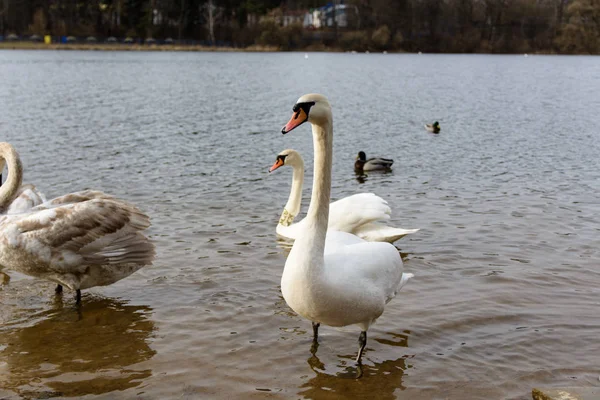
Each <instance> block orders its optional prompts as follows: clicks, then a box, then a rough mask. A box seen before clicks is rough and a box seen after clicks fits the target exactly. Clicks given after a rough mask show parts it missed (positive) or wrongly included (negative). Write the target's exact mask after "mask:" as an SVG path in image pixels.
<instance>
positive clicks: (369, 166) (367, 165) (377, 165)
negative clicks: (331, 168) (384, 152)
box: [354, 151, 394, 172]
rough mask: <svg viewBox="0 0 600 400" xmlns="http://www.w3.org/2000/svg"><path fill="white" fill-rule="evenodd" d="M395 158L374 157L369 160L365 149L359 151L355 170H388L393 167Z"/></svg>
mask: <svg viewBox="0 0 600 400" xmlns="http://www.w3.org/2000/svg"><path fill="white" fill-rule="evenodd" d="M393 163H394V160H391V159H389V158H381V157H374V158H369V159H368V160H367V155H366V154H365V152H364V151H359V152H358V156H357V157H356V162H355V163H354V170H355V171H357V172H362V171H387V170H389V169H391V168H392V164H393Z"/></svg>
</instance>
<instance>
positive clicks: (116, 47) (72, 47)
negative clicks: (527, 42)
mask: <svg viewBox="0 0 600 400" xmlns="http://www.w3.org/2000/svg"><path fill="white" fill-rule="evenodd" d="M0 50H46V51H47V50H64V51H133V52H135V51H138V52H139V51H151V52H161V51H162V52H169V51H170V52H213V53H232V52H233V53H275V52H286V53H289V52H296V53H298V52H302V53H307V52H317V53H344V52H348V51H344V50H342V49H340V48H335V47H327V46H323V45H316V46H309V47H307V48H304V49H294V50H284V49H281V48H280V47H277V46H263V45H252V46H248V47H219V46H204V45H196V44H190V45H187V44H184V45H182V44H140V43H51V44H45V43H41V42H29V41H3V42H0ZM356 53H372V54H382V53H389V54H420V53H421V52H409V51H404V50H387V51H370V52H368V51H357V52H356ZM423 54H488V55H584V56H589V55H592V56H593V55H594V54H563V53H557V52H554V51H533V52H531V53H491V52H474V53H439V52H431V53H429V52H427V53H423Z"/></svg>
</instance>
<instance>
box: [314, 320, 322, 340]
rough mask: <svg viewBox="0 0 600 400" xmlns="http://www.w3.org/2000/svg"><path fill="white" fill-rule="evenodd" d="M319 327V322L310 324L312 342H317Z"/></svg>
mask: <svg viewBox="0 0 600 400" xmlns="http://www.w3.org/2000/svg"><path fill="white" fill-rule="evenodd" d="M319 326H321V323H320V322H317V323H315V322H313V323H312V327H313V340H317V339H318V338H319Z"/></svg>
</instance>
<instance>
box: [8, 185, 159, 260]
mask: <svg viewBox="0 0 600 400" xmlns="http://www.w3.org/2000/svg"><path fill="white" fill-rule="evenodd" d="M64 197H66V196H64ZM48 203H51V201H50V202H47V203H45V204H48ZM40 207H43V205H42V206H40ZM15 217H19V218H14V219H12V220H11V221H10V222H8V221H7V222H6V223H4V224H2V230H3V231H4V232H3V235H2V236H3V237H4V238H6V240H7V241H8V242H7V244H8V245H9V247H10V249H11V251H14V252H15V255H17V254H19V253H20V254H22V255H28V256H29V257H31V258H35V259H37V260H39V262H41V263H45V264H46V265H47V266H48V267H49V268H51V269H55V270H57V271H60V270H63V269H64V270H69V269H71V268H73V267H74V266H79V265H106V264H119V263H136V264H149V263H151V262H152V259H153V258H154V245H153V244H152V243H151V242H150V241H149V240H148V239H147V238H146V237H145V236H143V235H142V234H141V233H139V232H141V231H143V230H144V229H146V228H148V227H149V226H150V220H149V218H148V216H146V215H145V214H143V213H142V212H141V211H140V210H139V209H137V208H136V207H134V206H132V205H128V204H127V203H123V202H118V201H113V200H110V199H108V200H107V199H102V198H95V199H92V200H88V201H83V202H76V203H71V204H63V205H62V206H57V207H53V208H48V209H40V210H37V211H36V212H32V213H29V214H26V215H23V214H22V215H18V216H15Z"/></svg>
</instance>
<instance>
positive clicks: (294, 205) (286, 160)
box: [269, 149, 418, 243]
mask: <svg viewBox="0 0 600 400" xmlns="http://www.w3.org/2000/svg"><path fill="white" fill-rule="evenodd" d="M284 165H289V166H291V167H292V168H293V169H294V173H293V175H292V189H291V191H290V197H289V198H288V201H287V203H286V205H285V207H284V209H283V213H282V214H281V218H280V219H279V223H278V224H277V228H276V229H275V231H276V232H277V234H278V235H279V236H281V237H284V238H287V239H291V240H296V238H297V237H298V236H299V235H300V234H301V232H302V231H303V229H304V225H305V223H306V222H305V221H306V219H303V220H302V221H299V222H297V223H295V224H294V223H293V221H294V218H295V217H296V216H297V215H298V213H299V212H300V205H301V204H302V185H303V184H304V160H303V159H302V156H301V155H300V153H298V152H297V151H296V150H291V149H287V150H283V151H282V152H281V153H279V155H277V160H276V161H275V164H273V166H272V167H271V168H270V169H269V172H273V171H275V170H276V169H278V168H280V167H282V166H284ZM391 212H392V210H391V209H390V207H389V206H388V205H387V202H386V201H385V200H383V199H382V198H381V197H379V196H376V195H375V194H373V193H359V194H355V195H352V196H347V197H344V198H343V199H340V200H337V201H334V202H333V203H331V204H330V205H329V223H328V225H327V228H328V230H336V231H342V232H348V233H352V234H354V235H356V236H358V237H360V238H361V239H364V240H367V241H369V242H389V243H393V242H395V241H396V240H398V239H400V238H402V237H404V236H406V235H408V234H411V233H415V232H417V231H418V229H402V228H393V227H391V226H386V225H383V224H380V223H378V221H387V220H389V219H390V214H391Z"/></svg>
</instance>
